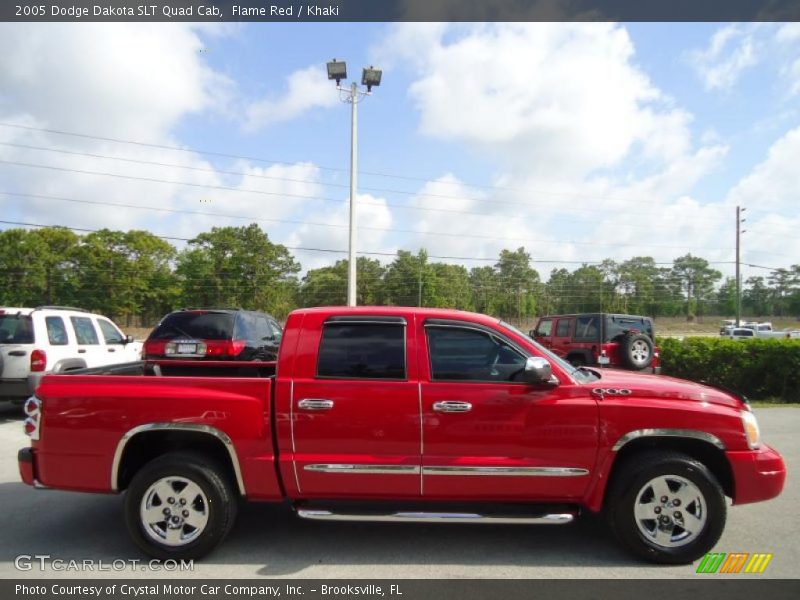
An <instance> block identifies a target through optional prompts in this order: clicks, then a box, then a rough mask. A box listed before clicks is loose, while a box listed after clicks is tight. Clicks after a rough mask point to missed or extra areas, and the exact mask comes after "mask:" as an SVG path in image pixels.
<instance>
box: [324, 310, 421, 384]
mask: <svg viewBox="0 0 800 600" xmlns="http://www.w3.org/2000/svg"><path fill="white" fill-rule="evenodd" d="M317 377H318V378H328V379H331V378H333V379H390V380H405V379H406V327H405V321H402V322H400V321H395V322H391V323H389V322H387V323H376V322H368V321H365V322H348V321H342V322H335V321H331V322H326V323H325V324H324V326H323V329H322V339H321V340H320V346H319V355H318V359H317Z"/></svg>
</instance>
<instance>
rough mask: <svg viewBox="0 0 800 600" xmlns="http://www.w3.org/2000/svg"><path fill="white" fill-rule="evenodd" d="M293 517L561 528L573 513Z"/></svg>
mask: <svg viewBox="0 0 800 600" xmlns="http://www.w3.org/2000/svg"><path fill="white" fill-rule="evenodd" d="M296 510H297V515H298V516H299V517H301V518H303V519H313V520H318V521H372V522H385V521H391V522H394V523H397V522H407V523H488V524H525V525H565V524H566V523H571V522H572V521H573V520H574V519H575V514H574V513H553V514H541V515H519V516H516V515H503V514H496V515H486V514H480V513H470V512H433V511H431V512H427V511H413V512H387V513H348V512H339V513H335V512H332V511H330V510H320V509H311V508H297V509H296Z"/></svg>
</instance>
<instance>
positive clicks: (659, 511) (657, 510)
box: [654, 506, 661, 515]
mask: <svg viewBox="0 0 800 600" xmlns="http://www.w3.org/2000/svg"><path fill="white" fill-rule="evenodd" d="M654 512H655V513H656V514H657V515H660V514H661V509H660V508H659V507H657V506H656V507H655V509H654Z"/></svg>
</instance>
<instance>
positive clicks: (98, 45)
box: [0, 23, 323, 245]
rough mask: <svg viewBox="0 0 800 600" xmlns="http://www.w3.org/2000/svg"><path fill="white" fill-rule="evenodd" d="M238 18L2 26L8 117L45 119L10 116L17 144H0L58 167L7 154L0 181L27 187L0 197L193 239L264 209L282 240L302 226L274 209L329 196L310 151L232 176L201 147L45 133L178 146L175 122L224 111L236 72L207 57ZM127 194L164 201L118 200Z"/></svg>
mask: <svg viewBox="0 0 800 600" xmlns="http://www.w3.org/2000/svg"><path fill="white" fill-rule="evenodd" d="M235 30H236V28H231V27H229V26H222V27H214V26H209V25H202V24H197V25H195V24H178V23H169V24H155V25H149V24H141V23H135V24H123V23H114V24H110V23H102V24H100V23H82V24H13V26H12V25H10V24H4V25H0V122H6V123H13V124H17V125H23V126H27V127H34V128H37V129H21V128H13V127H2V126H0V143H2V142H5V143H6V144H15V146H9V145H2V144H0V160H6V161H13V162H17V163H28V164H34V165H42V166H47V167H50V168H35V167H23V166H12V165H7V164H0V169H1V170H2V171H1V172H2V176H3V183H2V185H1V186H0V191H3V190H4V191H15V192H18V193H21V194H27V196H5V195H0V200H2V202H3V204H4V208H5V210H4V212H5V213H6V215H8V214H13V215H14V219H9V220H19V221H25V222H31V223H42V224H63V225H66V226H72V227H80V228H85V229H99V228H103V227H107V228H111V229H121V230H127V229H132V228H142V229H147V230H149V231H152V232H153V233H156V234H162V235H170V236H175V237H184V238H191V237H194V236H195V235H197V234H198V233H200V232H201V231H205V230H208V229H210V228H211V227H214V226H223V225H234V226H238V225H246V224H247V223H248V222H250V221H249V220H246V219H241V218H235V217H234V216H252V217H255V218H260V219H263V220H262V221H260V225H261V227H262V228H263V229H264V230H265V231H267V232H268V233H269V234H270V236H271V237H272V238H273V239H276V238H282V237H283V236H284V235H285V234H286V232H287V231H288V230H290V229H291V227H293V226H292V225H291V224H287V223H279V222H276V220H281V219H286V220H294V219H298V220H299V219H302V216H301V217H298V216H296V213H297V212H298V211H300V212H301V211H302V210H303V209H304V207H305V206H307V205H308V204H309V203H313V202H316V201H315V200H314V199H313V197H314V196H321V195H323V194H322V191H321V187H320V185H319V183H318V181H319V172H318V169H317V168H316V167H315V166H314V165H312V164H310V163H298V164H294V165H259V166H256V165H253V164H251V163H249V162H247V161H240V162H238V163H234V164H232V165H228V166H226V169H225V170H227V171H231V172H236V173H240V174H227V173H222V172H220V171H219V170H218V168H217V167H215V165H214V164H212V163H211V162H209V161H208V160H206V159H205V158H203V157H202V156H201V155H199V154H197V153H195V152H186V151H175V150H171V149H168V148H161V147H153V146H141V145H136V144H118V143H114V142H111V141H103V140H99V139H94V138H89V137H74V136H63V135H58V134H55V133H49V132H45V131H41V129H42V128H44V129H55V130H63V131H70V132H77V133H83V134H87V135H89V136H101V137H107V138H118V139H127V140H134V141H141V142H146V143H149V144H157V145H161V146H176V147H181V146H182V145H181V144H180V142H179V141H178V140H177V139H176V138H175V134H174V132H175V130H176V128H177V126H178V125H179V124H180V122H181V120H182V119H184V118H185V117H187V116H189V115H192V114H195V113H203V114H204V115H207V116H212V115H214V114H217V115H219V114H221V115H222V116H223V118H224V117H225V116H227V111H228V110H229V104H230V102H231V96H232V94H233V91H234V89H233V84H232V82H231V81H230V80H229V79H228V78H226V77H225V76H222V75H220V74H219V73H218V72H216V71H214V70H213V69H212V68H211V67H209V65H208V64H207V62H206V57H207V56H208V54H207V53H205V52H204V50H205V49H206V47H207V43H206V39H207V38H209V37H211V38H219V37H220V36H225V35H229V34H230V33H231V32H232V31H235ZM20 145H23V146H28V147H27V148H25V147H21V146H20ZM32 147H38V148H44V149H47V148H50V149H59V150H62V151H64V152H52V151H47V150H42V149H34V148H32ZM89 154H91V155H93V156H88V155H89ZM102 156H110V157H123V158H125V159H127V160H123V161H120V160H113V159H110V158H100V157H102ZM137 161H140V162H137ZM145 163H149V164H145ZM152 163H163V165H165V166H157V165H154V164H152ZM78 171H91V172H96V173H108V174H113V175H116V176H109V175H94V174H88V173H85V172H84V173H80V172H78ZM153 180H158V181H153ZM43 196H55V197H60V198H66V199H71V200H73V201H67V200H63V199H62V200H58V199H55V198H45V197H43ZM74 200H77V202H76V201H74ZM102 203H108V205H105V204H102ZM122 204H127V205H133V206H137V207H150V208H159V209H166V210H161V211H154V210H147V209H145V208H132V207H130V206H128V207H119V206H113V205H122ZM169 211H188V212H185V213H180V212H169ZM197 213H214V214H215V215H217V216H213V215H203V214H197ZM219 215H231V217H226V216H219ZM266 219H272V221H267V220H266ZM178 245H180V244H178Z"/></svg>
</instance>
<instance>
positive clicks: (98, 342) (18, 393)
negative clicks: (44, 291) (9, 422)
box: [0, 306, 142, 402]
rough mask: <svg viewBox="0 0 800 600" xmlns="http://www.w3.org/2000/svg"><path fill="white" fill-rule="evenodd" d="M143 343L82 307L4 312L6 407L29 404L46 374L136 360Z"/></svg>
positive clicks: (1, 360)
mask: <svg viewBox="0 0 800 600" xmlns="http://www.w3.org/2000/svg"><path fill="white" fill-rule="evenodd" d="M141 354H142V344H141V342H134V341H133V338H132V337H131V336H126V335H124V334H123V333H122V332H121V331H120V329H119V327H117V326H116V325H115V324H114V323H112V322H111V320H109V319H107V318H106V317H103V316H101V315H97V314H93V313H90V312H88V311H84V310H81V309H78V308H67V307H60V306H40V307H38V308H10V307H2V308H0V402H2V401H8V400H11V401H13V402H23V401H24V400H25V399H26V398H27V397H28V396H30V395H31V394H32V393H33V392H34V390H35V389H36V386H37V385H38V384H39V380H40V379H41V378H42V376H43V375H44V374H45V373H59V372H64V371H72V370H75V369H82V368H85V367H101V366H104V365H111V364H116V363H125V362H131V361H136V360H139V359H140V358H141Z"/></svg>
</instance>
